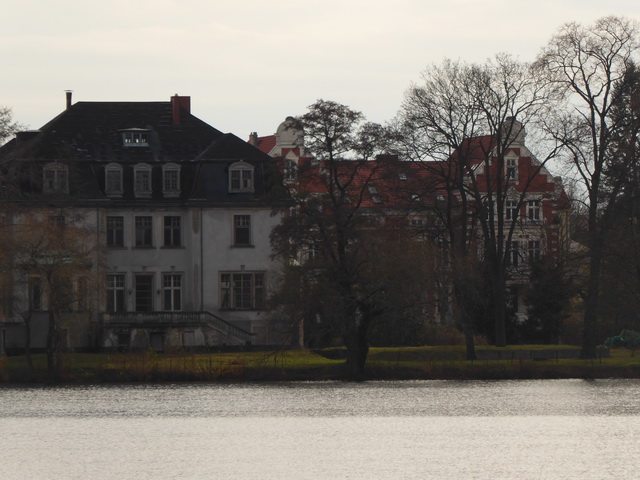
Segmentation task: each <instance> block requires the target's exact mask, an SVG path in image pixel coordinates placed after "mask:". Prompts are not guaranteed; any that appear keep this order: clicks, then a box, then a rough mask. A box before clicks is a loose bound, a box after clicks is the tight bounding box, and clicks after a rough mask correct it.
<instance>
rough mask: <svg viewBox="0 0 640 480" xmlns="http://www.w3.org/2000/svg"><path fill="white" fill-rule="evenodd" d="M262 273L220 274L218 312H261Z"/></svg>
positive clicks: (236, 272) (263, 284)
mask: <svg viewBox="0 0 640 480" xmlns="http://www.w3.org/2000/svg"><path fill="white" fill-rule="evenodd" d="M265 294H266V289H265V273H264V272H249V271H235V272H233V271H232V272H220V310H263V309H264V301H265Z"/></svg>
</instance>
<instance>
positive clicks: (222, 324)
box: [102, 312, 254, 343]
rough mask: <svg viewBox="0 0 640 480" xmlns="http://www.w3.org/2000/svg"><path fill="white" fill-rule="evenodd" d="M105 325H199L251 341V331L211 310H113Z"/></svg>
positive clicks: (246, 341)
mask: <svg viewBox="0 0 640 480" xmlns="http://www.w3.org/2000/svg"><path fill="white" fill-rule="evenodd" d="M102 318H103V321H104V323H105V325H115V324H127V325H132V324H133V325H140V326H144V325H160V326H167V327H169V326H174V327H179V326H187V325H198V326H205V325H208V326H209V327H211V328H213V329H214V330H217V331H218V332H220V333H223V334H225V335H229V336H232V337H235V338H237V339H239V340H242V341H243V342H245V343H250V342H251V337H252V336H253V335H254V334H253V333H251V332H247V331H246V330H244V329H242V328H240V327H237V326H235V325H233V324H232V323H230V322H228V321H226V320H224V319H223V318H221V317H219V316H217V315H215V314H213V313H211V312H112V313H104V314H103V315H102Z"/></svg>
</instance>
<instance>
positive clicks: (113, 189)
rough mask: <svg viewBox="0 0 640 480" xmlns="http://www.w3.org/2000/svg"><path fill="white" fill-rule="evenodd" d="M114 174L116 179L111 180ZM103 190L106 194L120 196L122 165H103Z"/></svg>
mask: <svg viewBox="0 0 640 480" xmlns="http://www.w3.org/2000/svg"><path fill="white" fill-rule="evenodd" d="M114 174H117V178H116V181H113V179H114V178H115V177H112V176H113V175H114ZM116 184H117V185H116ZM104 191H105V193H106V194H107V195H113V196H122V194H123V193H124V191H123V185H122V165H119V164H117V163H110V164H108V165H107V166H105V167H104Z"/></svg>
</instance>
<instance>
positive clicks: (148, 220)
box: [133, 215, 153, 248]
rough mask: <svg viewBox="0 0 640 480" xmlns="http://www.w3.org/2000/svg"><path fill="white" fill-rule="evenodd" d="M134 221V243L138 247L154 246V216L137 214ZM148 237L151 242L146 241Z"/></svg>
mask: <svg viewBox="0 0 640 480" xmlns="http://www.w3.org/2000/svg"><path fill="white" fill-rule="evenodd" d="M133 222H134V235H135V238H134V242H133V245H134V246H135V247H136V248H153V217H152V216H151V215H137V216H135V217H134V219H133ZM147 236H148V237H149V238H147ZM147 239H148V240H149V242H147V241H146V240H147Z"/></svg>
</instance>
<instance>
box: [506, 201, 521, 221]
mask: <svg viewBox="0 0 640 480" xmlns="http://www.w3.org/2000/svg"><path fill="white" fill-rule="evenodd" d="M519 216H520V202H519V201H518V200H505V203H504V218H505V220H507V221H513V220H517V219H518V217H519Z"/></svg>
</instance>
